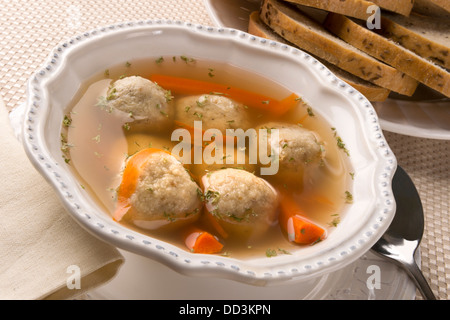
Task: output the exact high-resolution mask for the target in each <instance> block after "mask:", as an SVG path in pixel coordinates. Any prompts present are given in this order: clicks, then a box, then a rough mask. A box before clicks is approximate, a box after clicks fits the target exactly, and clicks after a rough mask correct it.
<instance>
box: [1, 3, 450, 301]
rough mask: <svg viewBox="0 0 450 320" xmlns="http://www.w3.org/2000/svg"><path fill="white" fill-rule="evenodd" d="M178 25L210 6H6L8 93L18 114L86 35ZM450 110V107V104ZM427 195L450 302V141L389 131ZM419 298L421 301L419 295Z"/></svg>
mask: <svg viewBox="0 0 450 320" xmlns="http://www.w3.org/2000/svg"><path fill="white" fill-rule="evenodd" d="M148 19H171V20H182V21H189V22H192V23H197V24H202V25H214V22H213V20H212V18H211V16H210V15H209V12H208V10H207V8H206V6H205V3H204V1H202V0H189V1H188V0H147V1H130V0H109V1H105V0H96V1H92V0H89V1H88V0H77V1H75V0H73V1H69V0H59V1H51V0H35V1H31V0H30V1H27V0H3V1H2V5H1V6H0V34H1V36H0V94H1V98H2V99H3V101H4V103H5V105H6V108H7V109H8V110H9V111H11V110H13V109H14V108H16V107H17V106H19V105H20V104H21V103H23V102H24V101H25V95H26V82H27V80H28V78H29V77H30V76H31V75H32V74H33V73H34V72H35V71H36V70H37V69H38V68H39V67H41V65H42V64H43V63H44V61H45V60H46V59H47V57H48V55H49V53H50V52H51V50H52V48H53V47H54V46H56V45H57V44H59V43H60V42H62V41H63V40H66V39H69V38H70V37H72V36H74V35H78V34H80V33H82V32H84V31H86V30H91V29H94V28H97V27H99V26H107V25H110V24H115V23H118V22H124V21H138V20H148ZM449 107H450V105H449ZM384 134H385V137H386V139H387V141H388V143H389V145H390V147H391V149H392V151H393V152H394V154H395V155H396V157H397V159H398V163H399V165H401V166H402V167H403V168H404V169H405V170H406V172H407V173H408V174H409V175H410V176H411V178H412V179H413V181H414V183H415V184H416V187H417V189H418V191H419V194H420V196H421V199H422V202H423V207H424V211H425V232H424V237H423V239H422V242H421V246H420V250H421V268H422V271H423V273H424V275H425V277H426V279H427V280H428V282H429V283H430V286H431V288H432V290H433V291H434V293H435V295H436V296H437V297H438V299H441V300H447V299H448V298H449V296H450V290H449V289H450V232H449V227H450V223H449V216H450V213H449V206H450V200H449V195H450V191H449V184H450V165H449V158H450V141H449V140H434V139H426V138H418V137H411V136H406V135H401V134H397V133H392V132H387V131H384ZM417 299H421V296H420V294H419V293H417Z"/></svg>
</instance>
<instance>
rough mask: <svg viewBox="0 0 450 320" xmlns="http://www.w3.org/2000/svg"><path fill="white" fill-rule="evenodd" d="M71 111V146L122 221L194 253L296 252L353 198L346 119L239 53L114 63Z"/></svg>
mask: <svg viewBox="0 0 450 320" xmlns="http://www.w3.org/2000/svg"><path fill="white" fill-rule="evenodd" d="M69 110H70V111H69V112H68V113H67V115H66V116H65V118H64V120H63V125H62V134H61V143H62V147H61V149H62V151H63V157H64V158H65V160H66V162H67V164H68V165H69V166H70V167H71V168H72V169H73V171H74V173H75V174H76V176H77V177H78V179H79V181H80V185H81V186H82V187H83V188H84V189H85V190H86V192H88V193H89V194H90V196H91V197H92V198H94V199H96V201H97V202H98V203H99V204H100V205H101V206H102V207H103V208H104V210H105V212H106V213H107V214H108V215H110V216H111V219H115V220H116V221H117V222H118V223H121V224H124V225H126V226H127V227H128V228H131V229H134V230H137V231H138V232H141V233H145V234H148V235H150V236H152V237H156V238H158V239H161V240H163V241H166V242H169V243H171V244H173V245H176V246H179V247H180V248H184V249H186V250H190V251H192V252H199V253H215V254H222V255H230V256H232V257H242V256H245V257H251V256H261V255H267V256H273V255H279V254H289V253H290V252H291V251H292V250H297V249H299V248H301V247H302V246H304V245H313V244H314V243H317V242H318V241H326V237H327V234H328V233H330V232H332V230H333V228H335V227H336V226H337V225H338V222H339V219H340V215H341V213H342V212H343V211H344V209H345V206H346V205H348V203H350V202H351V200H352V199H351V193H350V192H349V190H351V180H352V172H351V168H350V166H349V162H348V160H347V157H348V150H346V148H345V144H344V142H343V141H342V140H341V139H340V138H339V136H338V133H337V132H336V130H335V129H334V128H332V127H331V126H330V124H328V123H327V122H326V121H324V119H322V118H321V117H320V115H318V114H315V113H314V109H313V107H311V106H309V105H308V104H307V103H306V102H304V101H303V100H302V99H301V97H299V96H297V95H296V94H294V93H292V92H289V91H288V90H287V89H286V88H284V87H282V86H281V85H279V84H277V83H275V82H273V81H271V80H270V79H266V78H264V77H261V76H260V75H257V74H255V73H250V72H248V71H246V70H243V69H239V68H236V67H234V66H231V65H228V64H222V63H218V62H214V61H199V60H195V59H192V58H188V57H183V56H182V57H159V58H149V59H143V60H137V61H130V62H126V63H123V64H120V65H117V66H112V67H111V68H110V69H108V70H105V72H104V73H101V74H98V75H96V76H94V77H92V79H90V80H89V81H87V82H86V83H84V85H83V87H82V88H81V89H80V91H79V94H78V95H77V96H76V98H75V99H74V101H73V105H72V106H70V109H69ZM149 110H150V111H149Z"/></svg>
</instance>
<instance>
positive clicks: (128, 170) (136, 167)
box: [113, 148, 169, 221]
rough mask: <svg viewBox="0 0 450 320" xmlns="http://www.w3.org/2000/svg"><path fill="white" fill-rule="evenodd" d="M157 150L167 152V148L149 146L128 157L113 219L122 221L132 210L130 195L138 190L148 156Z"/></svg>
mask: <svg viewBox="0 0 450 320" xmlns="http://www.w3.org/2000/svg"><path fill="white" fill-rule="evenodd" d="M155 152H166V153H169V152H167V151H165V150H161V149H157V148H147V149H142V150H141V151H139V152H137V153H135V154H134V155H132V156H131V157H130V159H128V162H127V164H126V167H125V169H124V171H123V175H122V181H121V183H120V186H119V189H118V191H117V206H116V210H115V212H114V214H113V219H114V220H116V221H120V220H121V219H122V218H123V216H124V215H125V214H126V213H127V212H128V210H130V208H131V202H130V197H131V196H132V195H133V193H134V191H135V190H136V185H137V181H138V177H139V174H140V173H141V168H142V167H143V165H144V164H145V163H146V161H147V159H148V157H149V156H150V155H151V154H152V153H155Z"/></svg>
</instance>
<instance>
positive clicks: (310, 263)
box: [22, 20, 397, 285]
mask: <svg viewBox="0 0 450 320" xmlns="http://www.w3.org/2000/svg"><path fill="white" fill-rule="evenodd" d="M161 34H163V36H164V35H165V34H169V35H170V36H173V37H175V38H176V37H177V36H180V37H181V36H183V37H185V36H187V37H188V38H189V39H190V41H193V42H194V43H195V42H196V41H197V42H199V43H200V44H203V45H205V46H206V41H215V42H214V43H215V44H217V45H218V46H220V45H226V48H227V49H228V48H230V50H237V51H236V52H238V53H241V51H242V52H247V53H248V54H247V56H250V53H254V52H258V53H261V54H260V55H257V56H252V59H251V60H254V59H256V60H257V59H259V58H258V57H260V58H261V59H263V60H264V59H279V60H278V62H283V63H284V62H286V64H287V65H288V66H295V67H298V68H300V69H299V70H302V71H303V72H304V73H305V78H306V79H305V80H304V81H306V82H305V83H304V85H306V86H307V85H309V83H312V84H313V85H315V86H314V87H309V88H308V90H305V92H306V91H308V92H306V93H305V92H303V93H302V92H299V93H300V94H301V95H302V96H308V94H309V91H314V90H319V91H317V92H319V93H321V94H323V98H322V96H321V97H318V96H317V94H316V95H314V96H313V95H311V94H310V99H311V100H312V101H316V100H315V99H318V100H317V101H316V104H317V105H320V104H321V102H322V101H326V102H328V103H329V102H330V101H331V102H332V101H334V100H329V99H335V100H336V101H337V100H339V99H340V100H339V101H340V103H341V104H345V105H346V106H345V108H346V109H343V107H342V106H341V107H339V106H338V107H336V106H334V105H333V103H331V104H332V105H331V106H330V108H329V109H327V110H325V109H324V107H323V106H316V105H314V104H312V106H313V108H315V110H317V112H319V113H320V114H322V115H323V116H324V117H325V118H326V117H327V115H328V113H331V114H332V117H337V118H339V119H338V120H339V121H341V122H339V123H337V125H338V127H337V129H338V130H341V132H340V133H342V134H343V137H344V141H346V140H345V139H348V140H347V141H346V142H348V143H349V149H350V150H352V149H351V147H352V146H353V147H355V148H361V150H362V151H364V152H366V153H367V154H368V155H369V156H366V157H361V159H357V160H355V158H358V156H359V155H358V154H357V155H356V156H355V157H353V158H352V157H350V159H351V160H350V161H351V162H352V161H353V162H359V163H357V164H356V165H355V166H356V167H357V168H359V167H361V171H362V172H365V174H362V176H361V177H360V176H359V174H358V172H356V174H355V178H354V181H353V188H354V189H353V190H352V192H353V191H354V192H355V193H357V194H358V196H360V197H361V198H367V197H368V196H369V195H371V196H375V197H374V198H370V199H368V198H367V199H366V200H367V203H366V204H361V205H360V206H358V198H356V200H355V203H354V204H356V208H357V209H355V208H354V204H352V205H351V206H350V208H349V209H348V212H346V213H345V214H346V216H345V218H344V219H343V221H342V222H341V224H344V225H346V227H347V228H350V229H352V228H354V230H352V231H351V232H350V237H342V236H341V238H337V239H338V240H339V241H338V242H337V245H335V244H333V245H332V244H331V243H328V244H326V243H327V241H330V239H327V241H323V242H322V243H320V244H317V245H315V246H312V247H310V248H306V249H305V254H303V253H299V254H297V252H296V253H295V254H294V255H284V256H281V255H279V256H277V257H274V258H270V259H269V258H266V257H265V258H264V260H261V259H256V260H254V261H253V260H252V259H250V260H238V259H234V258H230V257H224V256H217V255H203V254H193V253H190V252H187V251H185V250H183V249H180V248H178V247H175V246H173V245H171V244H168V243H166V242H163V241H160V240H158V239H155V238H152V237H149V236H147V235H144V234H142V233H139V232H135V231H133V230H130V229H127V228H126V227H124V226H122V225H120V224H118V223H116V222H114V221H113V220H112V219H111V218H110V217H106V215H105V214H104V212H99V209H98V208H97V207H95V204H94V202H92V201H90V200H89V197H86V194H85V193H84V192H85V191H83V190H80V187H79V184H77V183H76V182H75V180H74V177H73V176H71V173H70V171H69V170H67V167H66V166H65V165H64V163H63V161H62V159H60V158H61V155H60V154H57V153H56V152H55V150H56V148H57V146H55V145H54V144H55V143H54V141H53V144H52V141H49V140H51V139H48V137H49V136H48V135H49V133H48V131H49V130H51V129H49V128H50V127H52V125H53V127H54V128H53V130H56V127H55V126H56V125H57V124H55V121H57V120H55V119H58V116H57V115H59V116H60V115H61V114H62V112H63V111H64V110H63V109H64V108H65V107H67V106H59V107H55V106H54V104H55V103H53V104H52V103H51V101H52V99H53V95H55V94H56V93H55V91H52V92H51V93H50V92H49V86H54V85H55V79H56V80H61V79H66V78H67V77H66V78H62V77H63V76H64V72H68V71H67V70H69V71H70V70H71V69H70V68H75V67H74V66H71V65H70V64H69V61H72V62H73V61H75V62H76V61H77V60H76V59H81V58H80V57H85V58H86V57H88V55H86V54H85V53H86V50H87V49H88V48H91V49H92V50H93V51H94V47H96V43H97V42H100V43H102V42H103V43H106V44H107V45H111V46H112V45H113V44H111V43H115V42H114V41H112V40H117V39H120V41H125V40H124V39H128V40H126V41H137V40H133V37H137V38H139V37H143V36H145V37H156V38H157V39H156V38H155V39H156V41H162V42H161V43H164V44H165V45H166V44H167V43H168V40H167V39H165V40H164V37H161ZM130 39H131V40H130ZM155 39H153V40H155ZM179 39H181V38H179ZM183 39H184V38H183ZM169 41H170V40H169ZM188 45H190V44H188ZM96 48H98V46H97V47H96ZM191 49H192V50H194V49H193V48H191ZM98 50H106V49H103V48H101V49H98ZM208 50H213V51H214V52H218V49H217V48H215V49H214V48H209V49H208ZM239 50H241V51H239ZM112 51H113V49H111V52H112ZM130 51H132V50H130ZM233 52H234V51H233ZM121 54H123V56H120V57H115V58H114V59H121V58H124V57H125V56H126V55H127V54H128V53H125V52H124V53H121ZM111 56H113V54H111ZM155 56H159V55H155ZM232 56H233V55H232ZM238 56H240V58H238V57H236V55H234V56H233V58H230V59H235V60H236V59H237V60H239V59H245V58H242V57H243V55H241V54H239V55H238ZM108 57H109V55H108ZM71 59H72V60H71ZM106 60H107V59H106ZM122 61H128V59H126V58H124V59H122ZM246 62H249V63H250V61H249V59H248V58H247V61H246ZM254 63H257V62H254ZM250 64H251V63H250ZM102 68H103V67H99V70H104V69H105V68H103V69H102ZM253 68H255V67H254V66H253ZM277 68H278V67H277ZM280 68H281V69H282V68H283V64H280ZM79 69H83V68H79ZM85 69H86V68H85ZM266 69H270V68H266ZM96 71H98V70H96ZM262 72H263V73H264V72H271V73H272V74H273V73H274V71H264V70H263V71H262ZM287 77H288V76H287ZM69 78H70V77H69ZM302 79H303V78H301V79H300V80H299V81H300V82H301V81H303V80H302ZM68 81H72V80H68ZM73 81H75V80H73ZM62 90H65V89H62ZM317 92H316V93H317ZM329 96H330V97H331V98H330V97H329ZM55 99H56V98H55ZM327 99H328V100H327ZM306 100H307V101H308V99H306ZM336 105H338V103H336ZM333 108H334V109H336V111H333V110H334V109H333ZM343 110H344V111H343ZM50 111H52V112H50ZM336 112H339V113H336ZM341 113H344V115H343V116H342V117H344V116H345V117H352V118H353V122H346V120H345V119H348V118H345V119H344V118H342V117H341V118H340V114H341ZM54 114H56V116H55V115H54ZM55 117H56V118H55ZM59 119H60V120H59V121H61V119H62V117H61V118H59ZM60 123H61V122H59V125H60ZM343 123H345V125H343ZM347 124H351V125H350V126H349V128H347ZM352 126H353V127H352ZM354 130H356V132H355V131H354ZM356 133H359V135H358V134H356ZM57 136H58V137H59V132H57ZM22 141H23V144H24V148H25V151H26V153H27V155H28V157H29V159H30V161H31V162H32V164H33V165H34V166H35V167H36V169H37V170H38V171H39V172H40V173H41V174H42V175H43V176H44V178H45V179H46V180H47V181H48V182H49V184H50V185H51V186H52V187H53V188H54V189H55V191H56V193H57V194H58V196H59V198H60V200H61V202H62V204H63V205H64V207H65V208H66V209H67V211H68V213H69V214H70V215H71V216H72V217H73V218H74V219H75V220H76V221H77V222H78V223H79V224H80V225H81V226H82V227H83V228H85V229H86V230H87V231H89V232H90V233H92V234H93V235H95V236H96V237H98V238H99V239H101V240H103V241H106V242H107V243H110V244H112V245H114V246H116V247H118V248H121V249H124V250H128V251H131V252H134V253H137V254H140V255H143V256H146V257H148V258H151V259H155V260H157V261H159V262H161V263H163V264H165V265H167V266H168V267H170V268H172V269H174V270H176V271H178V272H180V273H182V274H186V275H190V276H198V277H219V278H227V279H232V280H235V281H239V282H244V283H247V284H252V285H274V284H283V283H286V282H292V281H305V280H308V279H311V278H314V277H317V276H323V275H325V274H327V273H330V272H332V271H335V270H337V269H340V268H342V267H344V266H346V265H348V264H349V263H351V262H353V261H355V260H356V259H358V258H359V257H361V256H362V255H363V254H364V253H365V252H367V251H368V250H369V249H370V247H371V246H372V245H373V244H374V243H375V242H376V241H377V240H378V239H379V238H380V237H381V235H382V234H383V233H384V231H385V230H386V229H387V227H388V226H389V224H390V222H391V221H392V219H393V216H394V213H395V199H394V197H393V193H392V185H391V182H392V178H393V175H394V172H395V169H396V166H397V160H396V158H395V156H394V154H393V153H392V151H391V150H390V148H389V146H388V144H387V142H386V140H385V139H384V136H383V133H382V130H381V127H380V125H379V122H378V117H377V114H376V112H375V110H374V108H373V106H372V105H371V104H370V102H369V101H368V100H367V99H366V98H365V97H364V96H363V95H362V94H361V93H359V92H358V91H357V90H355V89H354V88H352V87H351V86H349V85H348V84H346V83H345V82H343V81H341V80H339V79H338V78H337V77H336V76H335V75H334V74H333V73H332V72H330V71H329V70H328V69H327V68H326V67H325V66H323V65H322V64H321V63H320V62H318V61H317V60H316V59H314V58H313V57H311V56H310V55H309V54H307V53H305V52H303V51H301V50H299V49H297V48H293V47H290V46H287V45H285V44H281V43H278V42H275V41H270V40H267V39H263V38H259V37H256V36H253V35H250V34H248V33H246V32H243V31H240V30H235V29H229V28H220V27H219V28H217V27H210V26H204V25H199V24H193V23H189V22H182V21H172V20H147V21H136V22H125V23H121V24H115V25H110V26H107V27H102V28H98V29H94V30H91V31H89V32H85V33H83V34H80V35H78V36H75V37H73V38H71V39H69V40H68V41H66V42H62V43H61V44H60V45H58V46H56V47H55V48H54V50H53V51H52V52H51V54H50V55H49V58H48V60H47V61H46V63H45V64H44V65H43V66H42V67H41V68H40V69H39V70H38V71H37V72H36V73H35V74H34V75H33V76H32V77H30V79H29V81H28V86H27V101H26V109H25V115H24V121H23V130H22ZM364 152H362V153H364ZM352 156H354V155H352ZM353 162H352V165H353ZM368 181H370V183H368ZM366 189H367V190H366ZM361 190H362V191H361ZM358 192H359V193H361V194H360V195H359V193H358ZM366 206H368V207H366ZM355 210H360V211H361V212H363V213H362V214H363V221H362V222H361V224H360V225H359V224H358V223H359V221H358V220H354V219H355V217H353V218H347V217H352V215H355V212H352V211H355ZM346 219H349V222H348V224H347V223H346ZM350 219H353V220H350ZM352 225H357V226H352ZM339 228H344V227H343V226H341V225H339V226H338V228H336V230H339ZM334 232H336V231H334ZM342 232H343V231H342ZM332 234H333V233H332ZM337 234H338V235H339V233H337ZM313 247H314V248H313ZM302 249H303V248H302Z"/></svg>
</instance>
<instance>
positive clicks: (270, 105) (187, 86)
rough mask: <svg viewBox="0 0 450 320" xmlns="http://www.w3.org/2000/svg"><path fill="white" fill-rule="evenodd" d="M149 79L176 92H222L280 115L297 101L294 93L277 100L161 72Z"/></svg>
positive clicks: (250, 105)
mask: <svg viewBox="0 0 450 320" xmlns="http://www.w3.org/2000/svg"><path fill="white" fill-rule="evenodd" d="M150 80H151V81H153V82H156V83H157V84H158V85H160V86H161V87H163V88H165V89H169V90H171V91H172V92H174V93H178V94H204V93H211V94H222V95H225V96H227V97H230V98H231V99H234V100H236V101H238V102H240V103H243V104H244V105H248V106H249V107H253V108H257V109H260V110H266V111H270V112H271V113H273V114H275V115H278V116H281V115H283V114H285V113H286V112H288V111H289V110H290V109H292V108H293V107H294V106H296V105H297V103H298V101H297V100H298V98H299V97H298V96H297V95H296V94H294V93H292V94H290V95H289V96H288V97H286V98H284V99H283V100H281V101H279V100H277V99H274V98H272V97H269V96H266V95H263V94H259V93H255V92H251V91H248V90H244V89H240V88H235V87H229V86H226V85H223V84H219V83H212V82H206V81H201V80H195V79H188V78H180V77H172V76H166V75H161V74H153V75H152V76H150Z"/></svg>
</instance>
